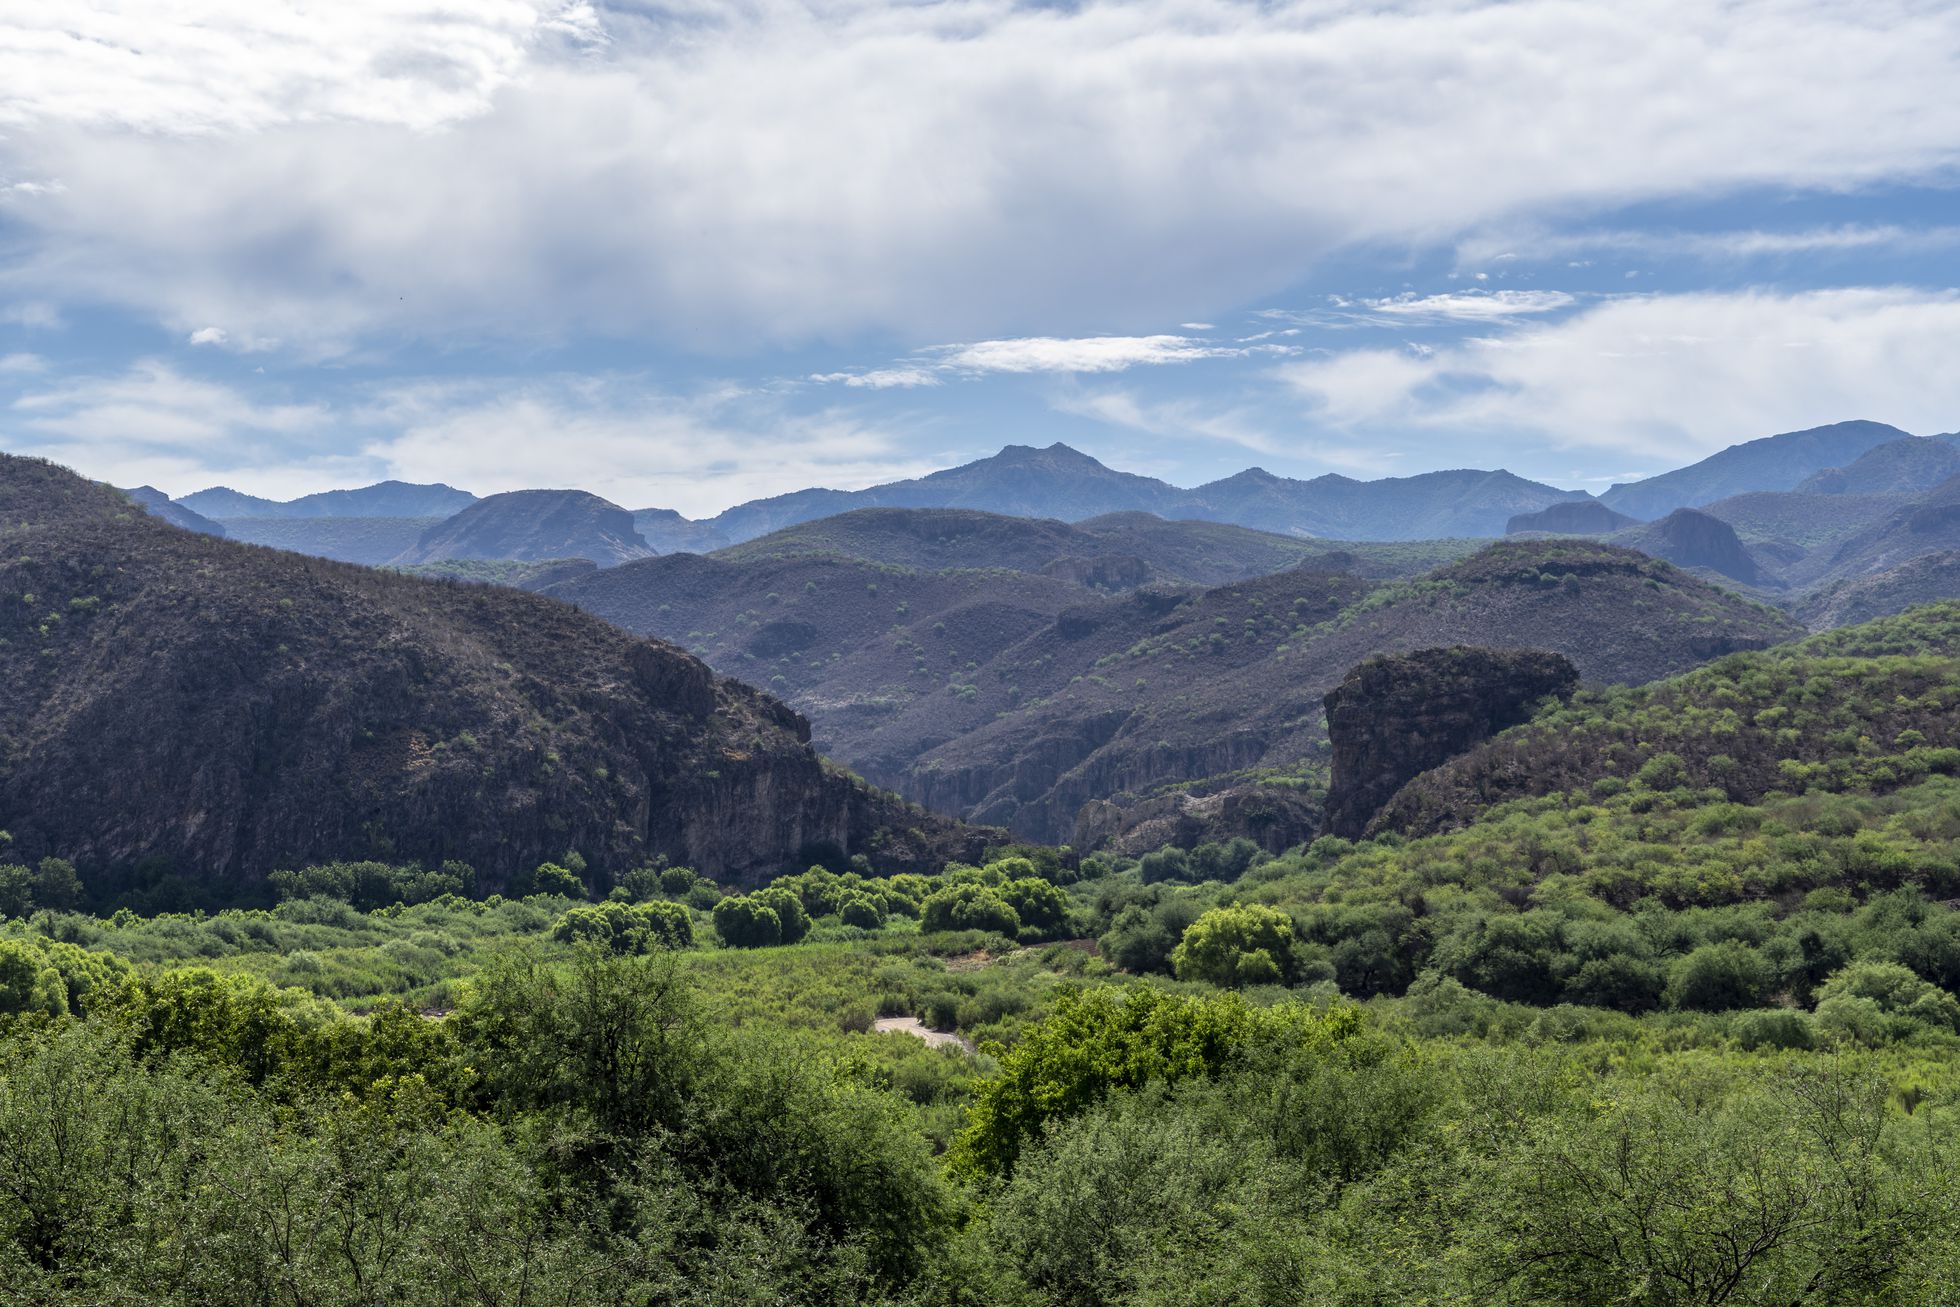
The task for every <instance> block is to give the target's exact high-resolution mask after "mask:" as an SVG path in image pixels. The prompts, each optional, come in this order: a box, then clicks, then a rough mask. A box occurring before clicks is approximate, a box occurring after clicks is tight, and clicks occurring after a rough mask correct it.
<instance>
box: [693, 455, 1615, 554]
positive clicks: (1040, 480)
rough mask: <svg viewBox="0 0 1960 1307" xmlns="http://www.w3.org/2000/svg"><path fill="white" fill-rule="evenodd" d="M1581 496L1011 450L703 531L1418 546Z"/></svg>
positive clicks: (1491, 529)
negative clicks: (1218, 538) (1160, 535)
mask: <svg viewBox="0 0 1960 1307" xmlns="http://www.w3.org/2000/svg"><path fill="white" fill-rule="evenodd" d="M1574 498H1583V495H1581V494H1580V492H1578V491H1570V490H1559V489H1556V488H1554V487H1552V486H1544V485H1539V484H1538V483H1536V482H1533V481H1526V480H1525V479H1523V478H1522V477H1517V476H1513V475H1512V474H1511V473H1509V472H1503V471H1495V472H1491V471H1480V470H1457V471H1446V472H1426V473H1423V474H1421V475H1420V476H1412V477H1388V478H1385V479H1383V480H1379V481H1356V480H1354V479H1353V478H1351V477H1344V476H1336V475H1331V474H1330V475H1327V476H1320V477H1315V478H1313V479H1312V480H1309V481H1296V480H1293V479H1291V478H1288V477H1281V476H1275V475H1273V474H1272V473H1270V472H1267V471H1265V470H1264V469H1263V468H1250V469H1248V470H1246V471H1244V472H1240V473H1238V474H1237V475H1236V476H1231V477H1226V478H1225V479H1223V480H1221V481H1213V482H1211V483H1209V484H1207V485H1203V486H1199V487H1197V488H1196V489H1194V490H1185V489H1182V488H1180V487H1178V486H1174V485H1171V484H1170V483H1169V482H1167V481H1159V480H1158V479H1156V478H1155V477H1146V476H1138V475H1136V474H1135V473H1131V472H1119V471H1116V470H1115V469H1113V468H1110V467H1106V466H1104V465H1103V464H1102V463H1100V462H1098V461H1097V460H1095V459H1093V458H1091V457H1090V456H1089V455H1087V454H1084V453H1082V452H1081V451H1080V450H1076V449H1071V448H1069V447H1068V446H1067V445H1063V444H1059V443H1058V444H1054V445H1050V446H1048V447H1047V448H1046V449H1035V448H1033V447H1031V446H1028V445H1009V446H1007V448H1005V449H1003V450H1001V451H1000V453H998V454H995V455H993V456H992V457H991V458H983V459H980V460H979V461H977V462H973V463H967V464H965V465H963V466H961V467H955V468H948V469H946V470H944V471H941V472H934V473H932V474H931V475H930V476H924V477H919V478H916V479H914V480H910V481H894V482H892V483H891V484H889V485H882V486H873V487H871V488H869V489H866V490H848V491H847V490H798V491H795V492H793V493H791V494H787V495H777V496H775V497H774V498H770V499H758V500H755V501H752V502H750V503H747V504H740V505H737V506H736V507H734V508H731V509H729V510H728V511H727V512H725V513H723V514H721V515H720V516H719V517H716V518H714V519H712V520H711V522H710V523H709V525H711V526H713V527H714V528H715V529H716V530H717V531H719V532H720V533H721V534H722V535H723V536H724V537H725V538H726V539H727V540H729V541H731V542H733V543H740V542H742V541H745V540H753V539H755V538H756V537H757V536H760V535H766V534H768V533H769V532H772V531H779V530H781V529H782V528H784V527H787V526H795V525H797V524H799V523H802V522H809V521H815V520H816V519H818V518H824V517H831V516H834V515H836V514H838V513H845V512H850V511H852V510H854V509H860V508H970V509H977V510H980V511H982V512H987V513H997V514H1002V515H1005V516H1010V517H1030V518H1052V519H1054V520H1056V521H1061V522H1080V521H1083V520H1085V519H1087V518H1091V517H1100V516H1103V515H1105V514H1109V513H1129V512H1144V513H1151V514H1154V515H1156V516H1157V517H1160V518H1166V519H1180V518H1182V519H1191V520H1196V521H1207V522H1225V523H1230V524H1232V525H1235V526H1246V527H1253V528H1255V529H1258V530H1262V531H1273V532H1278V533H1281V534H1285V535H1293V536H1328V537H1334V538H1337V539H1344V540H1418V539H1430V538H1439V537H1445V536H1494V535H1499V534H1502V532H1503V530H1504V524H1505V522H1506V521H1508V520H1509V519H1510V518H1511V517H1512V516H1513V515H1514V514H1517V513H1521V512H1530V511H1532V510H1535V509H1539V508H1543V507H1545V506H1546V505H1547V504H1552V503H1557V502H1559V501H1561V500H1567V499H1574Z"/></svg>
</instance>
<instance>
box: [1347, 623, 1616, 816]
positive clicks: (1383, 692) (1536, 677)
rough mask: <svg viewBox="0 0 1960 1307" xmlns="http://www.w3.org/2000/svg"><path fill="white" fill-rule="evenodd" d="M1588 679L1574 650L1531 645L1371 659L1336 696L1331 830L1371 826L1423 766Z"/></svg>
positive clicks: (1429, 651)
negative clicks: (1573, 655) (1574, 662)
mask: <svg viewBox="0 0 1960 1307" xmlns="http://www.w3.org/2000/svg"><path fill="white" fill-rule="evenodd" d="M1578 684H1579V671H1578V669H1577V668H1576V667H1574V666H1573V665H1572V663H1571V661H1570V660H1568V659H1567V658H1565V657H1564V656H1562V655H1560V654H1555V653H1545V652H1541V651H1539V650H1531V649H1480V648H1470V647H1466V646H1463V645H1455V646H1451V647H1449V648H1445V649H1421V650H1417V651H1416V652H1414V653H1408V654H1384V655H1379V656H1377V657H1374V658H1370V659H1368V660H1367V661H1366V662H1364V663H1362V664H1361V665H1360V666H1358V667H1356V668H1354V669H1353V670H1352V671H1350V672H1349V673H1348V674H1347V677H1346V678H1345V679H1344V680H1343V681H1342V682H1341V683H1340V684H1339V685H1337V686H1335V687H1334V688H1333V689H1332V690H1330V691H1329V692H1328V694H1327V698H1326V705H1327V736H1328V741H1329V743H1330V744H1331V746H1332V749H1333V774H1332V779H1331V780H1330V782H1329V785H1328V793H1327V827H1326V829H1327V833H1328V834H1330V835H1340V836H1345V837H1347V838H1350V839H1352V838H1356V837H1359V836H1361V835H1362V834H1364V833H1366V832H1367V830H1368V826H1369V822H1370V821H1372V820H1373V818H1374V816H1375V814H1376V813H1378V812H1380V811H1381V809H1382V808H1383V807H1384V806H1385V805H1386V804H1387V803H1388V801H1389V800H1390V799H1391V798H1393V797H1394V796H1395V792H1396V791H1397V790H1400V789H1401V788H1402V787H1403V786H1404V785H1406V784H1408V783H1409V782H1410V781H1411V780H1414V779H1415V778H1416V777H1417V776H1418V775H1420V774H1421V773H1423V772H1425V771H1428V770H1429V769H1430V768H1432V767H1435V766H1439V765H1440V764H1442V763H1444V762H1447V761H1448V760H1449V759H1451V758H1453V757H1455V756H1456V755H1458V754H1460V753H1462V752H1464V751H1465V750H1467V749H1469V748H1471V747H1473V746H1475V745H1477V744H1480V743H1482V742H1483V741H1484V740H1486V739H1489V738H1490V737H1491V736H1492V735H1495V734H1496V733H1497V732H1499V731H1501V730H1503V729H1505V728H1506V727H1508V726H1515V725H1517V724H1518V723H1520V722H1522V721H1524V720H1525V719H1526V718H1528V717H1529V716H1530V715H1531V713H1532V710H1533V708H1534V707H1535V706H1536V705H1537V704H1538V703H1540V702H1541V701H1542V700H1544V699H1545V698H1546V697H1548V696H1557V697H1563V696H1565V695H1568V694H1570V693H1571V692H1572V691H1573V690H1574V689H1575V688H1576V687H1577V686H1578Z"/></svg>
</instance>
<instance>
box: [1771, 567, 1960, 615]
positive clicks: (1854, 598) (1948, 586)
mask: <svg viewBox="0 0 1960 1307" xmlns="http://www.w3.org/2000/svg"><path fill="white" fill-rule="evenodd" d="M1956 597H1960V550H1955V549H1946V550H1941V551H1940V552H1938V553H1933V554H1922V555H1920V556H1919V557H1917V558H1914V559H1910V560H1909V561H1907V562H1904V563H1901V564H1899V565H1898V566H1897V567H1894V568H1892V569H1891V570H1889V571H1884V572H1879V573H1877V574H1875V575H1872V576H1861V577H1855V578H1849V579H1846V580H1842V581H1835V582H1831V583H1830V584H1827V585H1824V586H1821V587H1819V588H1818V589H1816V590H1815V591H1813V592H1812V593H1811V594H1810V595H1808V596H1807V597H1806V598H1805V599H1804V602H1803V604H1802V605H1801V606H1800V607H1799V608H1798V610H1797V615H1798V616H1799V617H1800V618H1802V619H1803V622H1804V625H1806V626H1808V627H1809V628H1810V629H1811V630H1813V631H1824V630H1828V629H1830V628H1831V627H1834V626H1850V625H1853V624H1854V623H1858V622H1869V621H1871V620H1873V619H1874V618H1879V617H1888V616H1890V615H1892V614H1894V613H1902V612H1904V611H1905V610H1906V609H1908V608H1913V607H1916V606H1918V605H1920V604H1930V603H1936V602H1938V601H1940V600H1942V599H1953V598H1956Z"/></svg>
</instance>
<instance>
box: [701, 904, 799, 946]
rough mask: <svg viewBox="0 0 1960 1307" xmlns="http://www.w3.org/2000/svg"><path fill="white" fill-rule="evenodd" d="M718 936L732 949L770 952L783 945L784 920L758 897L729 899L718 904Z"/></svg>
mask: <svg viewBox="0 0 1960 1307" xmlns="http://www.w3.org/2000/svg"><path fill="white" fill-rule="evenodd" d="M714 918H715V934H717V935H719V936H721V942H722V943H723V944H724V945H726V946H728V947H729V948H768V947H770V946H772V945H776V944H780V943H782V942H783V920H782V918H781V917H779V916H777V915H776V910H775V909H774V908H772V907H770V906H769V905H768V904H767V903H764V902H763V901H762V900H761V899H760V898H758V897H757V896H755V895H753V894H750V895H743V896H740V897H735V898H726V899H723V900H722V901H721V902H719V903H717V904H715V908H714Z"/></svg>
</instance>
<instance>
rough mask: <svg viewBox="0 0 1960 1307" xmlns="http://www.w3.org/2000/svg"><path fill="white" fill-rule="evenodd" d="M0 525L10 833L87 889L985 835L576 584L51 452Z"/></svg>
mask: <svg viewBox="0 0 1960 1307" xmlns="http://www.w3.org/2000/svg"><path fill="white" fill-rule="evenodd" d="M0 522H3V523H4V524H5V525H4V528H0V535H3V536H4V546H5V548H4V554H5V560H4V562H0V594H4V595H5V596H6V598H5V599H4V601H0V670H3V671H4V675H0V739H4V740H5V742H6V746H7V747H6V751H5V754H4V758H3V759H0V829H6V830H8V831H10V832H11V834H12V836H13V844H12V847H11V849H10V852H11V853H12V854H14V855H15V856H24V857H27V858H30V859H32V858H38V857H42V856H47V855H58V856H61V857H66V858H69V859H71V860H73V861H74V862H75V863H76V864H77V865H78V866H79V867H81V868H82V869H83V871H84V874H85V875H86V876H88V877H89V878H90V882H91V884H98V883H99V884H114V883H117V882H118V881H121V882H123V883H128V882H130V881H132V880H134V881H149V880H154V879H156V878H158V877H166V876H171V875H177V876H182V877H185V878H187V879H189V880H191V881H193V882H196V883H197V884H198V885H199V886H200V887H202V888H204V889H207V890H208V889H210V888H211V887H212V886H214V885H245V884H250V883H252V882H255V881H258V880H259V879H261V878H262V877H264V876H265V875H266V874H267V873H268V872H270V871H272V870H273V869H275V868H278V867H288V866H294V865H300V864H303V863H305V862H308V861H324V860H327V859H333V858H344V857H385V858H389V859H394V860H414V861H421V862H424V863H426V864H428V865H434V864H435V863H438V862H441V861H442V860H444V859H450V858H456V859H461V860H463V861H466V862H469V863H471V864H472V865H474V866H475V867H476V868H477V869H478V871H479V872H480V873H482V875H483V877H484V880H485V882H486V883H487V884H489V885H495V884H499V883H502V882H503V881H504V880H505V879H506V878H508V877H509V876H511V875H512V874H514V873H516V872H518V871H521V870H527V869H529V868H531V867H533V866H535V865H536V864H537V863H538V862H539V861H541V860H543V859H546V858H552V857H556V856H559V855H561V854H562V853H564V851H565V850H567V849H576V850H578V851H579V852H581V853H583V854H584V855H585V856H586V857H587V858H588V859H590V860H591V861H592V863H593V864H594V865H595V866H596V867H600V868H603V869H607V870H612V871H619V870H624V869H626V868H629V867H632V866H635V865H638V864H639V863H640V862H642V861H644V860H646V859H647V858H649V857H651V856H653V855H655V854H665V855H667V856H668V857H671V858H672V859H673V860H675V861H676V862H682V863H686V864H689V865H692V866H695V867H697V868H698V869H700V870H702V871H704V872H707V873H708V874H711V875H716V876H721V877H725V878H729V879H741V878H744V877H751V876H756V875H760V874H764V873H767V872H771V871H775V870H779V869H781V868H783V867H785V866H792V865H801V864H804V863H807V861H808V860H809V857H810V856H811V851H812V850H813V849H820V848H828V849H833V850H835V849H842V850H845V851H859V850H865V849H869V848H872V847H876V848H878V849H879V850H880V856H881V858H885V859H888V860H889V859H896V860H900V861H903V860H906V859H908V858H912V859H917V860H918V861H921V862H923V861H926V860H927V859H928V854H929V853H930V855H931V856H943V855H944V854H945V853H946V852H947V850H948V849H949V848H953V847H960V848H964V847H966V843H967V841H968V840H969V839H970V837H969V836H967V835H965V834H964V833H962V832H960V831H958V830H955V829H954V828H952V827H951V826H950V825H949V824H947V823H944V822H941V821H937V820H934V819H929V818H926V817H923V816H921V815H919V814H917V813H915V812H909V811H907V810H906V809H905V807H904V806H903V805H902V804H899V803H897V802H896V801H895V800H893V799H892V798H890V797H889V796H886V795H882V794H879V793H877V792H875V791H872V790H869V789H866V788H864V787H863V786H862V785H859V784H857V783H854V782H853V781H851V780H850V779H848V778H847V777H845V776H844V775H842V774H841V773H838V772H835V771H833V770H830V769H828V768H827V767H826V766H825V764H823V763H822V762H821V760H820V759H819V758H818V756H817V755H816V753H815V752H814V751H813V750H811V749H810V748H809V746H808V745H807V743H806V740H807V738H808V737H807V730H808V728H807V726H806V725H805V724H804V723H803V722H802V721H801V720H800V719H799V718H797V717H796V716H795V715H794V714H793V713H791V712H789V711H788V710H787V709H785V708H784V707H783V706H782V705H780V704H778V703H776V702H775V701H774V700H772V699H769V698H768V697H766V696H764V695H762V694H759V693H757V692H756V691H754V690H751V689H749V688H747V687H746V686H742V685H738V684H735V683H732V682H727V681H719V680H717V679H716V678H715V676H714V675H713V673H712V672H710V671H709V670H708V668H707V667H706V666H704V665H703V664H701V663H700V662H698V661H696V660H695V659H694V658H692V657H690V656H688V655H687V654H685V653H683V652H681V651H680V650H677V649H674V648H672V647H671V646H668V645H664V644H660V643H657V642H650V641H645V640H641V639H637V638H635V637H632V636H629V635H627V634H626V633H624V632H622V631H619V630H617V629H616V628H614V627H611V626H608V625H607V624H605V623H603V622H601V621H599V620H598V619H596V618H593V617H590V616H588V615H585V614H582V613H579V612H577V611H576V610H574V609H573V608H571V607H569V606H567V605H565V604H561V603H557V602H554V601H551V600H548V599H543V598H538V597H535V596H531V595H525V594H521V593H518V592H516V591H512V590H505V589H498V588H492V587H486V586H466V585H453V584H438V583H432V582H427V581H421V580H415V579H411V578H408V577H404V576H400V575H396V574H392V573H387V572H380V571H372V570H368V569H363V568H356V567H350V566H347V565H343V564H337V563H331V562H327V561H323V560H320V559H314V558H308V557H304V556H301V555H297V554H288V553H280V552H276V551H271V550H265V549H260V548H256V547H253V546H248V545H240V544H236V543H232V542H228V541H222V540H216V539H212V538H209V537H206V536H201V535H195V534H192V533H190V532H186V531H180V530H177V529H175V528H173V527H170V526H168V525H166V524H164V523H162V522H159V521H156V520H154V519H151V518H148V517H145V516H142V515H139V514H132V513H131V512H130V511H129V506H128V504H127V502H126V501H125V500H124V499H123V498H122V497H121V496H120V495H118V494H116V493H115V492H113V491H110V490H107V489H104V488H100V487H97V486H94V485H91V484H90V483H88V482H86V481H83V480H81V479H80V478H78V477H76V476H74V475H73V474H71V473H69V472H67V471H65V470H63V469H60V468H58V467H55V466H54V465H52V464H47V463H42V462H39V461H34V460H25V459H19V458H12V457H0ZM827 856H833V857H834V856H836V854H835V853H834V852H833V853H831V854H829V855H827Z"/></svg>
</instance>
